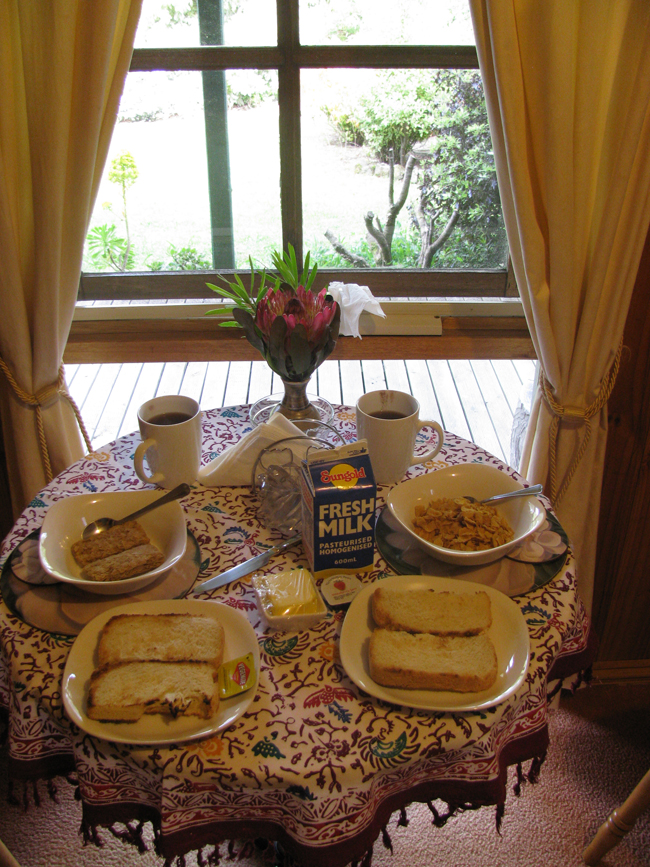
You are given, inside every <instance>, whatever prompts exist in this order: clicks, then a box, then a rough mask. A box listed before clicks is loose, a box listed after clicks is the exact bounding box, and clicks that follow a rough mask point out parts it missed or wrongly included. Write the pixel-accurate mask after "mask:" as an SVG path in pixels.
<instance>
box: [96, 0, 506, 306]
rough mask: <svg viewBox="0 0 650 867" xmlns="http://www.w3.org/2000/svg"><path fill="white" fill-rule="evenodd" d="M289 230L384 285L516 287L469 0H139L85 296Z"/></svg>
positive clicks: (210, 267) (282, 242) (346, 276)
mask: <svg viewBox="0 0 650 867" xmlns="http://www.w3.org/2000/svg"><path fill="white" fill-rule="evenodd" d="M402 196H403V199H404V200H403V202H402V201H401V197H402ZM289 243H290V244H292V245H293V246H294V247H295V249H296V251H297V253H298V255H299V257H301V256H302V255H304V253H306V252H307V251H308V250H309V251H310V253H311V256H312V260H315V261H317V262H318V263H319V269H320V279H321V282H322V283H325V282H327V281H328V280H332V279H337V280H342V281H348V282H356V283H363V284H364V285H368V286H369V287H370V288H371V290H372V291H373V293H374V294H375V295H376V296H377V297H380V298H386V297H395V298H400V297H402V298H404V297H408V298H432V297H445V298H448V297H459V296H462V297H465V298H467V297H475V298H483V299H485V298H493V299H494V298H498V297H505V296H508V295H513V294H516V290H513V288H512V281H509V280H508V273H507V259H508V256H507V245H506V238H505V230H504V227H503V220H502V217H501V212H500V205H499V197H498V189H497V186H496V175H495V172H494V166H493V163H492V155H491V152H490V142H489V132H488V129H487V117H486V114H485V107H484V102H483V95H482V88H481V84H480V75H479V72H478V61H477V56H476V50H475V48H474V45H473V33H472V26H471V20H470V15H469V8H468V4H467V2H466V0H446V2H434V0H390V2H389V0H277V6H276V0H178V5H175V4H172V3H170V2H163V0H144V4H143V11H142V16H141V20H140V25H139V28H138V34H137V38H136V44H135V50H134V53H133V58H132V63H131V71H130V73H129V75H128V78H127V82H126V86H125V91H124V94H123V98H122V102H121V106H120V115H119V121H118V123H117V125H116V129H115V132H114V136H113V141H112V145H111V151H110V154H109V158H108V161H107V166H106V171H105V176H104V179H103V181H102V185H101V188H100V192H99V195H98V199H97V203H96V207H95V212H94V214H93V218H92V222H91V228H90V233H89V236H88V241H87V244H86V250H85V256H84V273H83V274H82V280H81V286H80V300H82V301H84V300H91V301H92V300H96V299H118V300H128V299H174V298H183V299H205V298H206V297H209V296H210V294H211V293H210V292H209V290H206V288H205V283H206V274H205V271H215V270H222V271H232V270H238V271H245V270H247V268H248V257H249V256H252V257H253V260H254V262H255V263H256V264H257V265H262V264H267V263H268V262H269V259H270V253H271V251H272V250H274V249H279V248H286V246H287V245H288V244H289ZM179 272H180V273H179Z"/></svg>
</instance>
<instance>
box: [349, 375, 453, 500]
mask: <svg viewBox="0 0 650 867" xmlns="http://www.w3.org/2000/svg"><path fill="white" fill-rule="evenodd" d="M419 413H420V404H419V403H418V401H417V400H416V399H415V398H414V397H413V396H412V395H410V394H407V393H406V392H403V391H390V390H381V391H369V392H368V393H367V394H363V395H361V397H360V398H359V400H358V401H357V437H358V438H359V439H366V440H368V453H369V454H370V463H371V464H372V471H373V473H374V476H375V481H376V482H377V484H378V485H392V484H394V483H395V482H399V481H400V479H402V478H403V476H404V474H405V473H406V471H407V470H408V468H409V467H412V466H414V465H415V464H422V463H424V462H425V461H429V460H431V458H433V457H435V456H436V455H437V454H438V452H439V451H440V449H441V448H442V444H443V442H444V433H443V430H442V428H441V427H440V425H439V424H438V422H436V421H420V417H419ZM424 427H432V428H434V430H435V431H436V433H437V434H438V443H437V445H436V447H435V448H434V449H430V450H429V451H427V452H425V453H424V454H417V455H416V454H415V438H416V436H417V434H418V431H420V430H422V428H424Z"/></svg>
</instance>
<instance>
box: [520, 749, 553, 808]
mask: <svg viewBox="0 0 650 867" xmlns="http://www.w3.org/2000/svg"><path fill="white" fill-rule="evenodd" d="M545 760H546V751H544V752H543V753H542V754H541V755H539V756H535V758H534V759H532V760H531V762H530V767H529V769H528V773H525V772H524V769H523V766H522V763H521V762H517V765H516V774H517V780H516V782H515V784H514V786H513V787H512V791H513V792H514V793H515V795H516V796H517V797H519V796H520V795H521V790H522V787H523V786H524V785H525V784H526V783H530V784H531V785H535V783H537V782H539V775H540V772H541V770H542V765H543V764H544V762H545Z"/></svg>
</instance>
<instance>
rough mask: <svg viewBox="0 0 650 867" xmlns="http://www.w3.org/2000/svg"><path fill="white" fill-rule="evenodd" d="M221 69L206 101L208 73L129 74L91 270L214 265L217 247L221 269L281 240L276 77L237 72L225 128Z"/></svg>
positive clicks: (263, 255) (231, 78)
mask: <svg viewBox="0 0 650 867" xmlns="http://www.w3.org/2000/svg"><path fill="white" fill-rule="evenodd" d="M222 75H223V74H222V73H219V72H212V73H207V74H206V82H207V83H205V86H206V88H207V94H208V98H207V99H206V98H205V96H204V79H203V74H202V73H200V72H175V73H168V72H148V73H130V74H129V75H128V77H127V82H126V87H125V91H124V95H123V98H122V102H121V105H120V113H119V120H118V123H117V124H116V126H115V130H114V133H113V139H112V142H111V148H110V152H109V156H108V159H107V163H106V169H105V171H104V177H103V179H102V183H101V186H100V190H99V193H98V197H97V201H96V203H95V210H94V213H93V217H92V221H91V230H90V233H89V239H88V241H87V243H86V250H85V257H84V265H83V268H84V270H85V271H121V270H138V271H146V270H174V271H176V270H182V269H189V270H200V269H202V268H212V267H213V246H214V252H215V255H216V259H215V265H216V267H224V268H228V267H234V266H237V267H247V265H248V256H249V255H252V256H253V257H254V258H255V259H256V260H258V259H259V260H261V261H266V260H268V255H269V251H270V250H273V249H277V248H278V247H279V246H281V239H282V233H281V221H280V194H279V183H280V181H279V143H278V133H277V132H275V131H277V130H278V105H277V95H276V94H277V75H276V74H275V73H274V72H273V73H270V72H264V73H255V72H248V71H232V72H228V73H227V74H226V76H225V80H226V88H227V93H228V110H227V114H226V121H227V122H226V124H225V125H224V116H223V110H222V108H221V105H222V98H223V79H222V78H221V76H222ZM204 107H205V114H204ZM206 129H207V130H208V132H207V138H208V139H209V151H210V154H211V155H214V160H213V161H210V162H209V160H208V156H207V154H208V148H206ZM228 164H229V165H228ZM209 166H210V167H211V169H212V171H211V172H210V171H209ZM210 179H212V211H211V187H210V183H211V181H210ZM230 189H231V192H230ZM231 211H232V219H231V216H230V212H231ZM211 212H212V214H213V216H212V217H211ZM127 239H128V241H129V243H130V246H129V247H128V249H127ZM233 253H234V261H232V254H233ZM229 256H230V257H231V260H229V259H228V257H229Z"/></svg>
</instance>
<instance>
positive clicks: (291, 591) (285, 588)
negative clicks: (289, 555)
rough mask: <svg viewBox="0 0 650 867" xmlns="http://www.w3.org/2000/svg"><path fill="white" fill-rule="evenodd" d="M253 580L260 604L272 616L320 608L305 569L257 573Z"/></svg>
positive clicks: (314, 589) (312, 583)
mask: <svg viewBox="0 0 650 867" xmlns="http://www.w3.org/2000/svg"><path fill="white" fill-rule="evenodd" d="M254 580H255V586H256V588H257V590H258V593H259V594H260V598H261V599H262V604H263V605H264V607H265V608H266V609H267V610H268V612H269V614H271V615H272V616H273V617H282V616H287V615H293V614H316V613H317V612H318V611H319V610H320V606H319V601H318V596H317V595H316V588H315V586H314V581H313V578H312V576H311V573H310V572H309V571H308V570H307V569H292V570H291V571H290V572H277V573H276V574H275V575H259V576H256V578H255V579H254Z"/></svg>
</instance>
